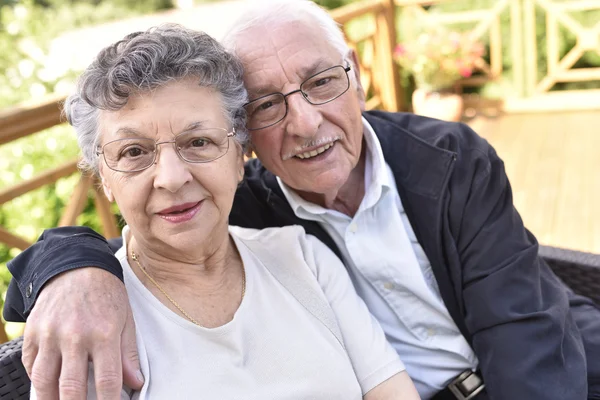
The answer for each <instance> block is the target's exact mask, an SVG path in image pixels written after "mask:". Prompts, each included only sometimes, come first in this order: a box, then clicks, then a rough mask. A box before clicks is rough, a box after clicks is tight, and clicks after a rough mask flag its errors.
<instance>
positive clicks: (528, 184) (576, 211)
mask: <svg viewBox="0 0 600 400" xmlns="http://www.w3.org/2000/svg"><path fill="white" fill-rule="evenodd" d="M470 125H471V127H472V128H474V129H475V130H476V131H477V132H478V133H479V134H480V135H481V136H483V137H485V138H486V139H487V140H488V141H489V142H490V143H491V144H492V145H493V146H494V147H495V148H496V151H497V152H498V154H499V155H500V157H501V158H502V159H503V160H504V164H505V167H506V171H507V174H508V177H509V179H510V181H511V184H512V189H513V196H514V202H515V205H516V207H517V209H518V210H519V212H520V214H521V216H522V218H523V220H524V221H525V225H526V226H527V228H528V229H529V230H530V231H532V232H533V233H534V234H535V235H536V237H537V239H538V241H539V242H540V243H542V244H545V245H551V246H556V247H564V248H568V249H573V250H581V251H587V252H592V253H600V134H598V128H597V127H598V126H600V112H598V111H595V112H594V111H579V112H577V111H568V112H562V113H552V114H550V113H537V114H507V115H504V116H502V117H500V118H497V119H485V118H478V119H475V120H473V121H471V123H470Z"/></svg>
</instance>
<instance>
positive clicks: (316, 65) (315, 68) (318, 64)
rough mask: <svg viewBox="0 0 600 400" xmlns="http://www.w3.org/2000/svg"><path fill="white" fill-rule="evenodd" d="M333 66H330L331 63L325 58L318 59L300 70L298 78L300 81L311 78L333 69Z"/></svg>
mask: <svg viewBox="0 0 600 400" xmlns="http://www.w3.org/2000/svg"><path fill="white" fill-rule="evenodd" d="M334 65H335V64H332V63H331V61H329V60H327V59H325V58H318V59H316V60H315V61H314V62H313V63H312V64H310V65H308V66H306V67H304V68H302V69H301V70H300V71H301V74H300V76H301V77H302V79H308V78H310V77H311V76H313V75H315V74H318V73H319V72H322V71H323V70H325V69H327V68H330V67H333V66H334Z"/></svg>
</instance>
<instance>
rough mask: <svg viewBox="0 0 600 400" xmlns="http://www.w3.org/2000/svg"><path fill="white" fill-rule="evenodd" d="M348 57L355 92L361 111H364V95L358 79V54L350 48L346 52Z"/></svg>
mask: <svg viewBox="0 0 600 400" xmlns="http://www.w3.org/2000/svg"><path fill="white" fill-rule="evenodd" d="M348 56H349V58H350V63H351V64H352V73H353V74H354V78H355V80H354V81H355V82H356V92H357V94H358V101H359V102H360V109H361V111H365V108H366V104H365V103H366V101H367V100H366V95H365V90H364V89H363V86H362V82H361V81H360V60H359V59H358V55H357V54H356V52H355V51H354V50H350V53H349V54H348Z"/></svg>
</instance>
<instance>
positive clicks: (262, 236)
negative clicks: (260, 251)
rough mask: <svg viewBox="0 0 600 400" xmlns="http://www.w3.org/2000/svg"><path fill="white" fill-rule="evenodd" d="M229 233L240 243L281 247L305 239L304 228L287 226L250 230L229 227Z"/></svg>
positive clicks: (233, 226)
mask: <svg viewBox="0 0 600 400" xmlns="http://www.w3.org/2000/svg"><path fill="white" fill-rule="evenodd" d="M229 233H231V234H232V235H234V236H235V237H237V238H239V239H240V240H242V241H258V242H263V243H266V244H272V243H274V242H275V243H277V245H282V244H284V243H286V242H289V243H292V244H293V243H298V241H299V240H301V239H303V238H305V237H306V232H305V231H304V228H303V227H302V226H300V225H289V226H282V227H276V228H265V229H252V228H243V227H241V226H235V225H230V226H229Z"/></svg>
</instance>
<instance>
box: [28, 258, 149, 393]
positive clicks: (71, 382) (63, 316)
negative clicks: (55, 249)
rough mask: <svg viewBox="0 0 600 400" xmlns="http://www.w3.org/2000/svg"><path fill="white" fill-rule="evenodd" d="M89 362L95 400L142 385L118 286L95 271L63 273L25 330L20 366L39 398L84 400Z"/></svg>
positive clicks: (124, 296) (124, 302)
mask: <svg viewBox="0 0 600 400" xmlns="http://www.w3.org/2000/svg"><path fill="white" fill-rule="evenodd" d="M88 361H91V362H92V363H93V367H94V376H95V383H96V392H97V394H98V398H100V399H119V398H120V393H121V388H122V385H123V383H125V385H127V386H129V387H131V388H132V389H135V390H139V389H141V387H142V384H143V377H142V374H141V372H140V365H139V358H138V353H137V346H136V340H135V326H134V322H133V316H132V313H131V307H130V305H129V300H128V298H127V292H126V290H125V286H124V285H123V282H121V281H120V280H119V279H118V278H117V277H115V276H114V275H112V274H111V273H109V272H107V271H105V270H102V269H100V268H93V267H88V268H79V269H76V270H72V271H67V272H64V273H62V274H60V275H57V276H56V277H54V278H53V279H52V280H50V281H49V282H48V283H47V284H46V285H45V286H44V287H43V289H42V291H41V293H40V295H39V296H38V299H37V301H36V304H35V306H34V307H33V310H32V311H31V314H30V315H29V318H28V319H27V325H26V328H25V338H24V344H23V364H24V366H25V369H26V370H27V373H28V374H29V376H30V377H31V381H32V383H33V386H34V387H35V390H36V392H37V396H38V398H39V399H58V398H60V399H85V398H86V394H87V375H88Z"/></svg>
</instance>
